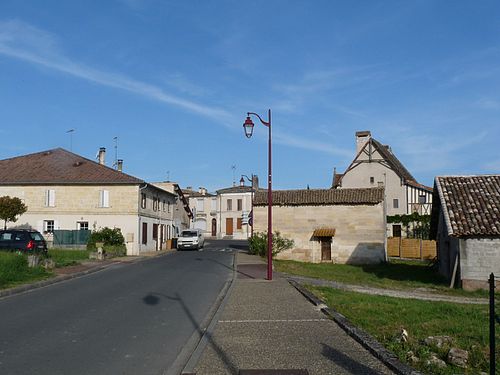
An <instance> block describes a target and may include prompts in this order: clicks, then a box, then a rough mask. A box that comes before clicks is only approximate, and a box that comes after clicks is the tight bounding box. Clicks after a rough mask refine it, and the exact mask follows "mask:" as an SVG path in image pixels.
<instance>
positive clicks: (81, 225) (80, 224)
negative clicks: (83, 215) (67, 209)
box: [76, 221, 89, 230]
mask: <svg viewBox="0 0 500 375" xmlns="http://www.w3.org/2000/svg"><path fill="white" fill-rule="evenodd" d="M76 228H77V229H78V230H89V222H88V221H77V222H76Z"/></svg>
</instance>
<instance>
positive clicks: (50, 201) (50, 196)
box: [45, 189, 56, 207]
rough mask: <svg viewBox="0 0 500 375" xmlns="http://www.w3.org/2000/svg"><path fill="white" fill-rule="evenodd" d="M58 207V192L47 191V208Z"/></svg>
mask: <svg viewBox="0 0 500 375" xmlns="http://www.w3.org/2000/svg"><path fill="white" fill-rule="evenodd" d="M55 205H56V191H55V190H52V189H50V190H47V191H46V192H45V206H47V207H55Z"/></svg>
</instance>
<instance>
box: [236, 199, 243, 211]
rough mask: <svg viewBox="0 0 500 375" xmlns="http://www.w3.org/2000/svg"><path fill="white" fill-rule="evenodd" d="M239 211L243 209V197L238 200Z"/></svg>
mask: <svg viewBox="0 0 500 375" xmlns="http://www.w3.org/2000/svg"><path fill="white" fill-rule="evenodd" d="M237 206H238V211H241V210H242V209H243V199H238V201H237Z"/></svg>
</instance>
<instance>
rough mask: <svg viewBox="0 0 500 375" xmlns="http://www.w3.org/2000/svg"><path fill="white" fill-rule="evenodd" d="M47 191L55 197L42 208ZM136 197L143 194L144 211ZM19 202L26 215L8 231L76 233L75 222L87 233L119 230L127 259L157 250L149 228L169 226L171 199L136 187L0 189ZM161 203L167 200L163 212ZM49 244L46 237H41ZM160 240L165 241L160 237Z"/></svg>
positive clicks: (1, 192) (7, 187) (81, 186)
mask: <svg viewBox="0 0 500 375" xmlns="http://www.w3.org/2000/svg"><path fill="white" fill-rule="evenodd" d="M47 190H53V191H54V192H55V193H54V194H55V199H54V202H53V203H54V204H53V206H52V207H49V206H47V205H46V194H47ZM101 191H107V192H108V193H107V195H108V204H107V207H101V204H100V197H101V193H100V192H101ZM140 193H145V194H146V208H144V209H143V208H140V205H141V201H140V199H141V198H140ZM4 195H9V196H11V197H18V198H20V199H21V200H22V201H23V202H24V203H25V204H26V205H27V207H28V211H27V212H26V213H25V214H23V215H21V216H20V217H19V218H18V221H17V222H16V223H8V225H9V227H14V226H18V227H20V226H22V227H31V228H35V229H36V230H38V231H40V232H46V231H45V229H46V228H45V227H44V222H45V221H47V220H51V221H54V229H70V230H74V229H78V228H77V223H78V222H88V226H89V229H91V230H92V229H99V228H103V227H111V228H115V227H116V228H120V229H121V231H122V234H123V236H124V237H125V241H126V246H127V255H137V254H139V253H140V252H141V251H152V250H156V249H159V244H158V243H157V241H154V240H153V236H152V233H153V224H154V223H158V224H165V225H172V222H173V220H172V212H173V205H172V203H173V201H174V199H173V196H171V195H170V194H168V193H165V192H162V191H161V190H158V189H154V188H152V187H148V188H146V189H142V190H141V192H139V186H138V185H39V186H32V185H26V186H2V187H0V196H4ZM153 197H158V198H159V200H160V205H159V208H160V209H159V210H158V209H157V210H154V209H153V203H152V202H153ZM163 200H165V201H167V200H170V202H171V209H170V212H168V206H166V207H165V211H163V206H162V203H163ZM142 222H147V223H148V232H149V233H148V236H147V238H148V241H147V243H146V244H142V243H141V236H142V233H141V231H142V226H141V225H142V224H141V223H142ZM165 229H166V227H165ZM44 234H45V236H46V237H47V239H48V240H49V241H50V240H51V234H50V233H44ZM164 239H166V238H165V237H164Z"/></svg>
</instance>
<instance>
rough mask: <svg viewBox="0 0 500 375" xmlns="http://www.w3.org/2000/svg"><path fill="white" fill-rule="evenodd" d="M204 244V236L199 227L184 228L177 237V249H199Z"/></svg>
mask: <svg viewBox="0 0 500 375" xmlns="http://www.w3.org/2000/svg"><path fill="white" fill-rule="evenodd" d="M204 244H205V237H203V233H202V232H201V230H200V229H184V230H183V231H182V232H181V235H180V236H179V238H178V239H177V250H184V249H196V250H198V249H201V248H202V247H203V245H204Z"/></svg>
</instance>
